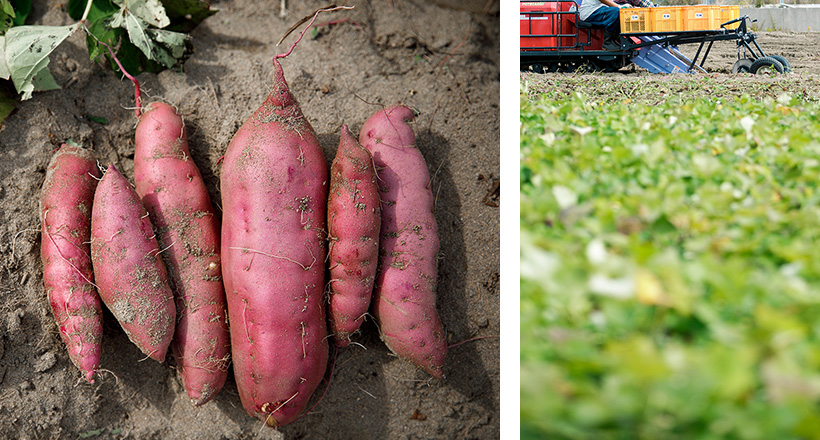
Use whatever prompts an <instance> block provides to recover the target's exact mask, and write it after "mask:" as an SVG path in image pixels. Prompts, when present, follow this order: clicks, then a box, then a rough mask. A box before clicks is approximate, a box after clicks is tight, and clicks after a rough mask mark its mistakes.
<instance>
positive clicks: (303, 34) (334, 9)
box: [273, 5, 353, 60]
mask: <svg viewBox="0 0 820 440" xmlns="http://www.w3.org/2000/svg"><path fill="white" fill-rule="evenodd" d="M341 9H353V6H336V5H331V6H328V7H326V8H321V9H317V10H316V12H314V13H313V17H312V18H311V19H310V22H309V23H308V25H307V26H305V28H304V29H302V33H301V34H299V38H297V39H296V41H294V42H293V44H292V45H291V46H290V49H288V51H287V52H285V53H280V54H278V55H275V56H274V57H273V59H275V60H276V59H279V58H285V57H286V56H288V55H290V53H291V52H293V49H294V48H295V47H296V45H297V44H299V42H300V41H302V37H304V36H305V32H307V30H308V29H310V27H311V26H313V22H314V21H316V17H318V16H319V13H320V12H333V11H338V10H341ZM305 21H307V17H305V18H303V19H301V20H300V21H299V22H298V23H296V24H295V25H293V27H291V28H290V29H288V31H287V32H285V35H284V36H282V38H281V39H280V40H279V42H278V43H276V45H277V46H278V45H279V44H281V43H282V41H284V39H285V38H287V36H288V35H290V33H291V32H293V30H294V29H296V28H297V27H299V25H301V24H302V23H304V22H305Z"/></svg>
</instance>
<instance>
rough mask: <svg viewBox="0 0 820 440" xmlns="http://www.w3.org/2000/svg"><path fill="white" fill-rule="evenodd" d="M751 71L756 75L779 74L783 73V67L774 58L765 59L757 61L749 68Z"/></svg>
mask: <svg viewBox="0 0 820 440" xmlns="http://www.w3.org/2000/svg"><path fill="white" fill-rule="evenodd" d="M749 71H750V72H752V73H754V74H755V75H772V74H779V73H783V65H782V64H780V61H777V60H776V59H774V58H772V57H763V58H758V59H756V60H755V61H754V62H753V63H752V65H751V67H749Z"/></svg>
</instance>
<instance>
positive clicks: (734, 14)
mask: <svg viewBox="0 0 820 440" xmlns="http://www.w3.org/2000/svg"><path fill="white" fill-rule="evenodd" d="M736 18H740V6H721V7H720V23H718V26H720V25H721V24H723V23H726V22H727V21H731V20H734V19H736ZM738 26H740V22H737V23H732V24H730V25H729V26H726V29H737V27H738Z"/></svg>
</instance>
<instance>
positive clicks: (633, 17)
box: [629, 14, 638, 21]
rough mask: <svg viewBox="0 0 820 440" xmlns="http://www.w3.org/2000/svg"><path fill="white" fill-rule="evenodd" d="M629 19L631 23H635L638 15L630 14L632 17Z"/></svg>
mask: <svg viewBox="0 0 820 440" xmlns="http://www.w3.org/2000/svg"><path fill="white" fill-rule="evenodd" d="M629 19H630V20H631V21H637V20H638V14H632V15H631V16H630V17H629Z"/></svg>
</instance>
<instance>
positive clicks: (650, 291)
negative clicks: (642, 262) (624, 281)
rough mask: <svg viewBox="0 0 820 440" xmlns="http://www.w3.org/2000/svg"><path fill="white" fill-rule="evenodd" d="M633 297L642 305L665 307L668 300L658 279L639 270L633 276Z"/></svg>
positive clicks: (644, 270) (646, 271) (643, 270)
mask: <svg viewBox="0 0 820 440" xmlns="http://www.w3.org/2000/svg"><path fill="white" fill-rule="evenodd" d="M635 296H636V297H637V298H638V301H640V302H642V303H644V304H652V305H659V306H665V305H668V304H669V298H668V297H667V295H666V292H665V291H664V289H663V285H662V284H661V281H660V280H659V279H658V277H656V276H655V274H653V273H652V272H650V271H648V270H646V269H639V270H638V271H637V273H636V274H635Z"/></svg>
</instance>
